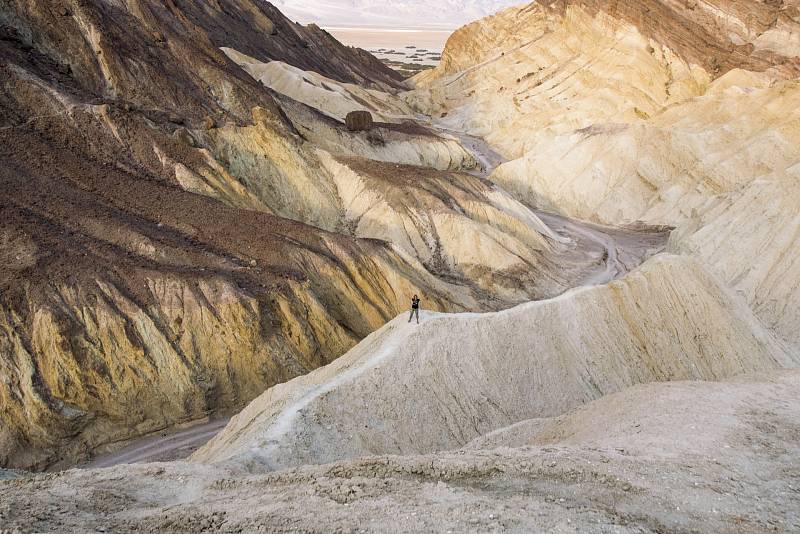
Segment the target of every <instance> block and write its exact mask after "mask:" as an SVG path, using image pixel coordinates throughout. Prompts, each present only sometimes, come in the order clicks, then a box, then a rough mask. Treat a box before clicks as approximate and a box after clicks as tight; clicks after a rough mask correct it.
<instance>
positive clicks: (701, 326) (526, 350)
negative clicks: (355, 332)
mask: <svg viewBox="0 0 800 534" xmlns="http://www.w3.org/2000/svg"><path fill="white" fill-rule="evenodd" d="M798 363H800V361H799V360H798V358H797V356H796V355H794V354H791V353H788V352H786V351H785V349H784V348H783V347H782V346H781V344H780V343H778V342H776V341H775V339H773V337H772V336H771V334H769V333H768V331H767V330H766V329H764V328H763V327H762V326H761V325H760V324H759V323H758V321H757V319H756V318H755V317H754V316H753V315H752V312H751V311H750V310H749V308H748V307H747V306H746V305H745V304H744V303H743V302H742V301H740V300H739V299H737V298H736V297H735V296H733V295H730V294H728V292H727V291H726V290H725V289H724V287H723V286H721V285H720V283H719V282H718V281H717V280H715V279H714V278H713V277H712V276H710V275H708V274H707V273H706V272H704V271H703V269H702V268H700V267H699V266H698V265H697V264H696V263H694V262H692V261H691V260H687V259H684V258H680V257H674V256H660V257H656V258H654V259H652V260H650V261H648V262H647V263H645V265H644V266H642V267H641V268H640V269H639V270H637V271H635V272H634V273H631V274H629V275H628V276H627V277H626V278H625V279H624V280H621V281H619V282H614V283H612V284H610V285H608V286H601V287H596V288H585V289H580V290H575V291H572V292H569V293H567V294H565V295H563V296H561V297H558V298H555V299H552V300H549V301H543V302H539V303H530V304H524V305H521V306H519V307H517V308H514V309H511V310H507V311H503V312H498V313H496V314H483V315H480V314H473V315H470V314H466V315H438V314H432V315H431V314H425V317H424V321H423V324H422V325H421V326H420V327H416V325H408V324H407V323H406V317H404V316H400V317H399V318H397V319H396V320H394V321H393V322H391V323H389V324H388V325H387V326H385V327H384V328H383V329H381V330H380V331H378V332H376V333H374V334H372V335H371V336H369V337H368V338H367V339H366V340H364V341H363V342H362V343H361V344H359V345H358V346H357V347H356V348H354V349H353V350H352V351H350V352H349V353H348V354H347V355H345V356H343V357H342V358H340V359H339V360H337V361H336V362H335V363H333V364H331V365H329V366H327V367H325V368H324V369H320V370H318V371H315V372H313V373H311V374H309V375H306V376H304V377H301V378H298V379H295V380H293V381H291V382H289V383H287V384H282V385H281V386H278V387H275V388H273V389H271V390H269V391H267V392H266V393H265V394H264V395H263V396H261V397H260V398H259V399H257V400H255V401H254V402H253V403H252V404H251V405H250V406H248V407H247V409H245V410H244V411H243V412H242V413H240V414H239V415H237V416H236V417H235V418H234V419H233V420H232V421H231V423H230V424H229V425H228V427H227V428H226V429H225V430H224V431H223V432H222V433H221V434H220V435H218V436H217V437H216V438H215V439H214V440H212V441H211V442H210V443H209V444H208V445H207V446H206V447H204V448H203V449H201V450H200V451H198V452H197V453H196V454H195V455H194V457H193V458H194V459H195V460H199V461H204V462H212V463H213V462H227V463H230V464H234V465H237V466H241V467H243V468H246V469H249V470H263V469H279V468H285V467H292V466H299V465H304V464H314V463H328V462H332V461H336V460H342V459H347V458H357V457H359V456H365V455H374V454H416V453H429V452H434V451H439V450H445V449H453V448H457V447H460V446H462V445H464V444H466V443H467V442H469V441H470V440H472V439H475V438H477V437H478V436H481V435H483V434H486V433H488V432H491V431H493V430H496V429H498V428H501V427H503V426H507V425H510V424H513V423H514V422H515V421H520V420H524V419H530V418H537V417H539V418H541V417H552V416H556V415H559V414H561V413H564V412H565V411H566V410H569V409H571V408H573V407H575V406H578V405H580V404H583V403H586V402H588V401H591V400H593V399H597V398H599V397H601V396H603V395H607V394H609V393H613V392H616V391H619V390H621V389H624V388H625V387H628V386H631V385H634V384H638V383H645V382H653V381H672V380H692V379H694V380H719V379H722V378H727V377H730V376H734V375H736V374H740V373H745V372H752V371H761V370H769V369H774V368H777V367H783V366H791V365H797V364H798ZM412 391H413V392H414V393H413V394H412V393H411V392H412Z"/></svg>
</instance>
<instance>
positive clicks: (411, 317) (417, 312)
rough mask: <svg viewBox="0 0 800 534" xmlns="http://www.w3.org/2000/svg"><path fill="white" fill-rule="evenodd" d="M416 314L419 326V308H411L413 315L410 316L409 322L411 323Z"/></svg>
mask: <svg viewBox="0 0 800 534" xmlns="http://www.w3.org/2000/svg"><path fill="white" fill-rule="evenodd" d="M415 313H416V314H417V324H419V308H411V315H409V316H408V322H409V323H410V322H411V319H413V318H414V314H415Z"/></svg>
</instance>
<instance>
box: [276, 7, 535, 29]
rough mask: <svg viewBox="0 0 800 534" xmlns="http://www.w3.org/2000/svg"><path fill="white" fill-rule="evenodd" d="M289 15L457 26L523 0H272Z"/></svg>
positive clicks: (352, 22) (333, 22) (338, 22)
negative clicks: (391, 0) (392, 0)
mask: <svg viewBox="0 0 800 534" xmlns="http://www.w3.org/2000/svg"><path fill="white" fill-rule="evenodd" d="M273 3H274V4H275V5H276V6H277V7H278V8H279V9H280V10H281V11H283V12H284V13H285V14H286V15H287V16H288V17H289V18H292V19H295V20H297V21H298V22H303V23H310V22H315V23H317V24H319V25H321V26H329V27H330V26H337V27H340V26H367V27H381V28H383V27H385V28H395V27H398V24H402V28H425V29H455V28H457V27H459V26H462V25H464V24H466V23H468V22H471V21H473V20H475V19H479V18H482V17H485V16H487V15H490V14H492V13H495V12H497V11H499V10H501V9H503V8H506V7H509V6H512V5H517V4H521V3H525V2H523V1H520V0H438V1H437V2H430V1H428V0H401V1H394V2H385V1H383V0H273Z"/></svg>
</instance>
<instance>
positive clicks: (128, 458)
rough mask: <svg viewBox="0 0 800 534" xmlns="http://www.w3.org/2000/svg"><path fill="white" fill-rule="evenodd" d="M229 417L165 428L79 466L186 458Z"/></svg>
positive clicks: (217, 431)
mask: <svg viewBox="0 0 800 534" xmlns="http://www.w3.org/2000/svg"><path fill="white" fill-rule="evenodd" d="M228 421H230V419H228V418H226V419H217V420H214V421H208V422H206V423H199V424H196V425H192V426H191V427H189V428H185V429H182V430H175V429H171V430H165V431H162V432H160V433H158V434H156V435H150V436H146V437H144V438H141V439H137V440H134V441H132V442H131V443H130V444H129V445H127V446H126V447H124V448H122V449H120V450H118V451H114V452H112V453H108V454H104V455H100V456H98V457H96V458H94V459H92V460H91V461H89V462H87V463H85V464H82V465H80V466H79V467H81V468H84V469H97V468H101V467H113V466H115V465H121V464H136V463H147V462H168V461H172V460H182V459H184V458H187V457H188V456H189V455H190V454H192V453H193V452H194V451H196V450H197V449H199V448H200V447H202V446H203V445H205V444H206V443H207V442H208V440H210V439H211V438H213V437H214V436H216V435H217V434H218V433H219V431H220V430H222V429H223V428H225V426H226V425H227V424H228Z"/></svg>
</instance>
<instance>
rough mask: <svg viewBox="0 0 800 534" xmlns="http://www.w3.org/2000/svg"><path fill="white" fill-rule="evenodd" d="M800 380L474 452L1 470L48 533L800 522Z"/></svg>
mask: <svg viewBox="0 0 800 534" xmlns="http://www.w3.org/2000/svg"><path fill="white" fill-rule="evenodd" d="M798 387H800V376H799V375H798V372H797V371H788V372H787V371H784V372H782V373H762V374H758V375H750V376H743V377H739V378H737V379H736V380H734V381H729V382H722V383H708V382H671V383H665V384H647V385H641V386H636V387H633V388H629V389H626V390H624V391H622V392H620V393H617V394H613V395H609V396H606V397H604V398H602V399H600V400H597V401H594V402H592V403H590V404H588V405H586V406H583V407H581V408H579V409H577V410H575V411H572V412H570V413H569V414H565V415H564V416H561V417H558V418H554V419H540V420H533V421H525V422H521V423H519V424H517V425H514V426H511V427H507V428H505V429H501V430H499V431H498V432H496V433H494V434H489V435H487V436H485V437H484V438H482V439H480V440H477V441H473V442H471V443H470V444H468V446H467V448H465V449H462V450H457V451H452V452H442V453H437V454H428V455H422V456H420V455H409V456H389V455H387V456H377V457H369V458H362V459H358V460H348V461H342V462H337V463H334V464H330V465H325V466H305V467H302V468H296V469H291V470H287V471H282V472H277V473H268V474H259V475H246V476H243V474H242V473H241V471H236V470H233V471H231V470H228V469H223V468H221V467H219V466H205V465H198V464H194V463H182V462H171V463H167V464H155V465H131V466H118V467H114V468H111V469H103V470H90V471H87V470H73V471H69V472H66V473H63V474H40V475H25V474H17V473H7V474H5V476H6V477H8V476H10V477H18V478H11V479H10V480H5V481H2V480H0V521H2V522H3V524H4V526H5V527H7V528H11V529H13V528H20V529H23V528H31V529H35V530H39V531H54V530H92V529H94V530H101V529H105V530H113V531H119V532H124V531H128V530H134V529H136V530H153V531H176V532H190V531H192V532H193V531H197V530H203V529H215V528H217V529H222V530H226V529H227V530H234V531H235V530H241V531H246V532H258V531H271V530H294V529H298V530H317V529H319V528H320V525H324V526H325V527H326V528H330V529H334V530H335V529H341V530H359V531H360V530H364V531H366V532H389V531H391V532H409V533H411V532H420V531H438V530H445V531H447V530H452V531H454V532H486V531H511V532H553V531H567V532H570V531H575V530H577V531H581V532H608V531H613V532H631V533H638V532H642V531H643V530H662V529H663V530H670V531H691V530H698V531H704V532H720V533H722V532H731V531H736V530H747V531H758V530H765V531H770V530H775V529H777V530H778V531H787V532H791V531H793V530H796V529H797V527H798V517H797V507H796V503H797V499H796V463H795V459H796V458H797V455H798V454H800V447H798V443H800V441H799V440H798V434H797V428H798V423H800V421H798V414H800V401H799V400H798V396H797V395H795V394H794V393H795V392H796V390H797V388H798ZM3 478H5V477H4V474H3V472H2V471H0V479H3Z"/></svg>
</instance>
